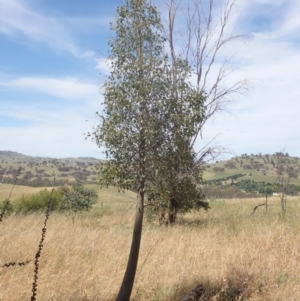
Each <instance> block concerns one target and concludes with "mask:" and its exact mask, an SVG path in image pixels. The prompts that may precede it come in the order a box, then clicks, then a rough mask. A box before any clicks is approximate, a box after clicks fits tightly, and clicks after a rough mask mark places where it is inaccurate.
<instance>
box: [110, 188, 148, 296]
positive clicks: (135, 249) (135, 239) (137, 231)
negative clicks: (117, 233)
mask: <svg viewBox="0 0 300 301" xmlns="http://www.w3.org/2000/svg"><path fill="white" fill-rule="evenodd" d="M143 190H144V187H141V188H140V189H139V195H138V201H137V205H136V212H135V220H134V227H133V235H132V242H131V248H130V254H129V258H128V262H127V268H126V271H125V274H124V278H123V281H122V285H121V288H120V291H119V293H118V296H117V298H116V301H129V299H130V295H131V292H132V287H133V283H134V278H135V274H136V269H137V264H138V259H139V251H140V244H141V237H142V227H143V214H144V192H143Z"/></svg>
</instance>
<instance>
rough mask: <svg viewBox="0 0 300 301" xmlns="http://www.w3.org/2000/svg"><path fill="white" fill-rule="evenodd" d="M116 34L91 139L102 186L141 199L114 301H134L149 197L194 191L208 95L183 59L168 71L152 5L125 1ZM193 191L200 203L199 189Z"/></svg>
mask: <svg viewBox="0 0 300 301" xmlns="http://www.w3.org/2000/svg"><path fill="white" fill-rule="evenodd" d="M113 30H114V31H115V38H114V39H112V40H111V41H110V42H109V46H110V53H109V57H108V60H109V62H110V64H111V73H110V75H109V76H108V78H107V80H106V82H105V84H104V87H103V88H104V89H103V90H104V108H105V109H104V112H103V114H98V115H99V118H100V124H99V125H98V126H97V127H96V128H95V131H94V132H93V133H92V134H91V135H92V136H93V138H94V140H95V141H96V143H97V144H98V145H99V146H100V147H104V148H105V153H106V156H107V159H108V160H107V161H106V162H105V163H104V164H103V165H102V166H101V168H100V183H101V185H104V186H106V185H109V184H110V183H112V182H114V183H116V184H117V185H118V187H119V188H121V189H128V188H130V189H133V190H135V191H137V195H138V198H137V205H136V214H135V221H134V229H133V237H132V244H131V249H130V254H129V259H128V263H127V268H126V271H125V275H124V279H123V282H122V285H121V288H120V291H119V294H118V296H117V299H116V300H117V301H120V300H122V301H123V300H129V298H130V295H131V291H132V287H133V283H134V278H135V273H136V268H137V263H138V254H139V248H140V241H141V235H142V221H143V214H144V199H145V193H147V194H148V195H151V196H152V197H153V199H155V200H156V202H158V201H159V200H160V199H161V196H162V195H163V191H166V190H168V191H170V193H169V194H168V200H169V201H170V202H171V201H172V200H173V197H174V196H175V195H176V194H177V191H178V189H177V191H176V189H175V188H176V185H177V183H180V184H181V186H182V187H184V183H188V181H187V180H186V179H189V181H190V183H191V185H190V187H196V182H195V181H194V182H193V183H192V181H191V179H190V178H189V177H187V176H185V174H184V173H185V172H186V171H187V170H188V168H189V166H192V165H193V164H194V162H195V161H194V151H193V149H192V148H191V147H190V145H189V144H187V143H186V142H187V141H189V140H190V139H191V137H192V136H194V135H195V134H196V132H195V129H196V127H195V126H196V125H197V124H198V123H199V122H201V119H202V116H203V101H204V98H203V96H202V95H201V94H200V93H199V92H198V91H196V90H195V89H194V88H192V86H191V84H190V83H189V82H188V79H189V78H190V76H191V69H190V68H189V66H188V64H187V62H186V61H184V60H182V59H181V58H180V57H178V58H176V70H175V69H174V68H171V66H170V62H169V60H168V56H167V55H166V54H165V53H166V52H165V50H164V47H165V42H166V39H165V37H164V31H163V27H162V24H161V20H160V17H159V14H158V12H157V9H156V8H155V7H154V6H152V5H151V4H150V3H149V1H147V0H127V1H126V2H125V4H124V5H123V6H120V7H118V9H117V19H116V24H115V25H114V26H113ZM175 71H176V72H175ZM170 170H174V171H175V175H176V179H175V181H173V176H172V175H174V173H173V174H172V173H168V171H170ZM197 177H198V178H199V177H201V175H200V174H198V175H197ZM163 178H164V179H163ZM182 179H185V181H183V180H182ZM161 180H162V181H161ZM160 182H162V183H164V185H162V186H159V185H158V183H160ZM170 184H172V187H171V188H170V187H169V185H170ZM193 185H194V186H193ZM159 188H160V191H158V189H159ZM147 189H148V192H147ZM195 191H196V192H197V193H198V196H199V198H200V199H201V198H202V195H200V194H199V190H198V188H197V189H195ZM186 192H187V190H185V193H186ZM182 195H183V194H182ZM185 197H186V196H185ZM177 199H178V198H177Z"/></svg>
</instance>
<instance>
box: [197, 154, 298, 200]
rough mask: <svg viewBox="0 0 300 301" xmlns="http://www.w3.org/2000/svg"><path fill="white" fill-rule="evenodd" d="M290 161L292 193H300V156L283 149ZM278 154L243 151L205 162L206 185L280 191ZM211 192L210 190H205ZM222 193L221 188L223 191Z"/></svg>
mask: <svg viewBox="0 0 300 301" xmlns="http://www.w3.org/2000/svg"><path fill="white" fill-rule="evenodd" d="M280 154H281V155H282V156H283V158H284V160H285V161H286V163H287V164H288V165H289V166H291V168H292V169H293V172H294V174H295V176H296V177H295V178H291V179H290V190H289V194H299V193H300V159H299V158H297V157H290V156H289V155H288V154H282V153H280ZM276 166H277V156H276V154H273V155H268V154H266V155H262V154H257V155H254V154H251V155H247V154H243V155H242V156H236V157H233V158H231V159H229V160H225V161H217V162H216V163H214V164H205V171H204V175H203V178H204V181H205V184H206V186H210V187H212V186H213V187H215V188H216V187H218V188H219V189H222V190H226V189H229V188H232V189H233V188H237V189H239V190H242V191H245V192H255V193H257V192H259V193H263V192H264V191H265V188H266V187H270V188H271V190H273V191H274V192H277V191H278V186H276V184H275V183H276V181H277V172H276V170H277V169H276ZM205 192H206V194H208V190H206V191H205ZM220 193H221V192H220Z"/></svg>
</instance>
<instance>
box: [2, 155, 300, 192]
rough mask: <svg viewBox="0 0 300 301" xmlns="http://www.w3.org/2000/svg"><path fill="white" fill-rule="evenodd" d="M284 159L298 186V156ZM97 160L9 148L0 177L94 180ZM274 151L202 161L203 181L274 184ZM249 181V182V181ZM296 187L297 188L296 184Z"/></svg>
mask: <svg viewBox="0 0 300 301" xmlns="http://www.w3.org/2000/svg"><path fill="white" fill-rule="evenodd" d="M282 155H283V156H284V158H285V160H286V161H287V163H288V164H289V165H290V166H292V167H293V170H294V172H295V174H296V175H297V178H292V179H291V181H290V183H291V184H294V185H297V186H300V159H299V158H297V157H290V156H288V154H282ZM100 162H101V161H100V160H98V159H95V158H64V159H54V158H43V157H31V156H26V155H23V154H20V153H16V152H12V151H0V181H1V180H2V177H3V175H5V179H4V181H3V183H12V182H13V179H14V177H15V175H16V174H17V172H18V169H19V168H21V173H20V176H19V178H18V184H19V185H26V186H32V187H44V186H51V183H52V181H53V178H54V177H55V179H56V184H57V185H60V184H64V183H68V182H71V181H74V180H75V179H80V180H83V181H87V182H89V183H95V182H96V180H97V170H96V166H97V165H98V164H99V163H100ZM276 162H277V157H276V154H273V155H268V154H266V155H262V154H257V155H254V154H251V155H247V154H243V155H242V156H236V157H233V158H231V159H229V160H224V161H217V162H216V163H212V164H205V165H204V167H205V170H204V175H203V178H204V181H205V184H206V185H211V184H213V185H214V186H218V187H223V188H224V187H225V188H226V185H227V186H228V185H231V186H232V185H234V186H236V187H238V188H239V189H241V190H246V191H247V189H245V187H244V186H245V183H246V182H247V183H248V184H247V183H246V184H247V185H248V186H249V187H250V186H251V187H252V188H253V189H252V190H251V189H250V190H249V189H248V190H249V191H248V192H250V191H259V187H258V186H257V185H254V184H253V182H255V183H265V184H267V183H269V184H274V183H275V182H276V179H277V174H276ZM250 184H251V185H250ZM299 189H300V188H299Z"/></svg>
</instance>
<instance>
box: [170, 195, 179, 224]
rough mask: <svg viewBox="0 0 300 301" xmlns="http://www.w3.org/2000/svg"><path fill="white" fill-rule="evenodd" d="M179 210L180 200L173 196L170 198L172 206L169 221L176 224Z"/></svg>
mask: <svg viewBox="0 0 300 301" xmlns="http://www.w3.org/2000/svg"><path fill="white" fill-rule="evenodd" d="M177 212H178V202H177V200H176V199H175V198H174V197H173V198H171V200H170V207H169V216H168V218H169V223H170V224H174V223H175V221H176V219H177Z"/></svg>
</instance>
